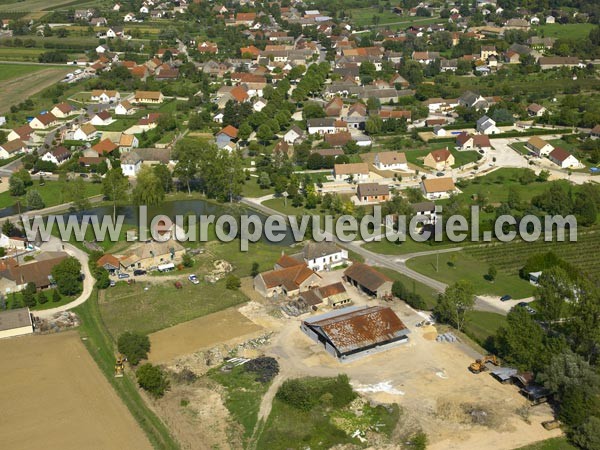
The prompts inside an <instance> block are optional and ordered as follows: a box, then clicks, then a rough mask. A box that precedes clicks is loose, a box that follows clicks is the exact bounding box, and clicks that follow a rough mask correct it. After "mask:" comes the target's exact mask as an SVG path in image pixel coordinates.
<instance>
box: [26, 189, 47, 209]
mask: <svg viewBox="0 0 600 450" xmlns="http://www.w3.org/2000/svg"><path fill="white" fill-rule="evenodd" d="M25 204H26V205H27V208H29V209H42V208H44V207H45V206H46V205H45V204H44V200H42V196H41V195H40V193H39V192H38V191H36V190H35V189H32V190H30V191H27V195H26V196H25Z"/></svg>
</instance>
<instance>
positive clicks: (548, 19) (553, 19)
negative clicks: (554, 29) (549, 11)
mask: <svg viewBox="0 0 600 450" xmlns="http://www.w3.org/2000/svg"><path fill="white" fill-rule="evenodd" d="M546 23H556V19H555V18H554V16H547V17H546Z"/></svg>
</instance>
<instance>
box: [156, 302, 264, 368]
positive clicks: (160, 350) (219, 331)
mask: <svg viewBox="0 0 600 450" xmlns="http://www.w3.org/2000/svg"><path fill="white" fill-rule="evenodd" d="M261 330H262V327H261V326H259V325H256V324H255V323H254V322H252V321H251V320H249V319H247V318H246V317H245V316H244V315H242V314H241V313H239V312H238V311H237V309H235V308H229V309H225V310H223V311H219V312H216V313H213V314H209V315H207V316H203V317H199V318H197V319H194V320H190V321H189V322H184V323H180V324H179V325H175V326H174V327H169V328H166V329H164V330H160V331H157V332H156V333H152V334H151V335H150V344H151V349H152V350H151V351H150V355H149V360H150V361H151V362H167V361H170V360H172V359H174V358H177V357H179V356H183V355H187V354H190V353H194V352H196V351H198V350H201V349H204V348H208V347H212V346H215V345H217V344H221V343H224V342H227V341H230V340H232V339H236V338H239V337H240V336H244V335H249V334H252V333H256V332H259V331H261Z"/></svg>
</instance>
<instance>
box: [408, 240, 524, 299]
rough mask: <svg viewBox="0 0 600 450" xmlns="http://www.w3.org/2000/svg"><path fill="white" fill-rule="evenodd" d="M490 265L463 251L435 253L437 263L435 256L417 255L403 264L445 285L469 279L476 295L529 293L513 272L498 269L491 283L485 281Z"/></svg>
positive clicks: (520, 296) (521, 294)
mask: <svg viewBox="0 0 600 450" xmlns="http://www.w3.org/2000/svg"><path fill="white" fill-rule="evenodd" d="M505 251H506V250H505ZM492 264H494V265H495V264H496V262H495V261H491V262H489V263H484V264H482V261H481V260H480V259H477V258H475V257H474V256H471V255H470V254H469V253H467V252H466V251H464V250H463V251H460V252H452V253H441V254H439V266H438V256H437V255H428V256H419V257H417V258H413V259H410V260H408V261H407V263H406V265H407V266H408V267H409V268H411V269H413V270H416V271H417V272H419V273H422V274H423V275H427V276H428V277H431V278H434V279H436V280H438V281H442V282H444V283H446V284H452V283H455V282H456V281H458V280H467V281H470V282H471V283H472V284H473V287H474V289H475V293H476V294H478V295H486V294H487V295H496V296H502V295H505V294H509V295H511V296H512V297H513V298H525V297H530V296H531V295H533V292H534V287H533V286H532V285H531V284H530V283H529V282H527V281H525V280H522V279H521V278H519V276H518V274H517V273H509V272H504V271H499V272H498V276H497V277H496V279H495V280H494V282H490V281H487V280H486V278H485V275H486V274H487V271H488V268H489V266H490V265H492ZM436 269H437V270H436Z"/></svg>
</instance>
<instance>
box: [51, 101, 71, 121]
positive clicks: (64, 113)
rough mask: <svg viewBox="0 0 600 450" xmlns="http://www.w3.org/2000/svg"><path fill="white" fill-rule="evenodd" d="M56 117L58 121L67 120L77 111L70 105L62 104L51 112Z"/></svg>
mask: <svg viewBox="0 0 600 450" xmlns="http://www.w3.org/2000/svg"><path fill="white" fill-rule="evenodd" d="M50 112H51V113H52V114H54V117H56V118H58V119H66V118H67V117H69V116H70V115H72V114H74V113H75V112H76V109H75V108H74V107H73V106H71V105H69V104H68V103H60V104H58V105H56V106H55V107H54V108H52V109H51V110H50Z"/></svg>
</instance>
